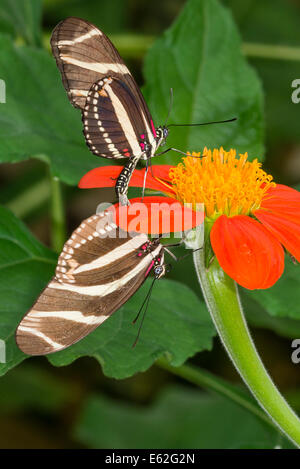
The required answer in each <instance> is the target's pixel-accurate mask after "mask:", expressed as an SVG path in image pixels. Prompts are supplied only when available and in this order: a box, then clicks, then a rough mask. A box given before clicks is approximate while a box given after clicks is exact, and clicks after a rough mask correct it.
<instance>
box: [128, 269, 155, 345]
mask: <svg viewBox="0 0 300 469" xmlns="http://www.w3.org/2000/svg"><path fill="white" fill-rule="evenodd" d="M155 280H156V278H155V277H154V279H153V281H152V283H151V285H150V288H149V291H148V293H147V295H146V298H145V299H144V301H143V304H142V306H141V307H140V310H139V312H138V314H137V316H136V318H135V319H134V320H133V321H132V324H135V323H136V321H137V320H138V318H139V316H140V314H141V312H142V310H143V308H144V305H145V308H144V312H143V316H142V320H141V323H140V325H139V329H138V333H137V336H136V339H135V341H134V343H133V344H132V348H134V347H135V346H136V344H137V343H138V340H139V338H140V334H141V330H142V326H143V323H144V319H145V316H146V312H147V310H148V305H149V300H150V297H151V293H152V289H153V287H154V283H155Z"/></svg>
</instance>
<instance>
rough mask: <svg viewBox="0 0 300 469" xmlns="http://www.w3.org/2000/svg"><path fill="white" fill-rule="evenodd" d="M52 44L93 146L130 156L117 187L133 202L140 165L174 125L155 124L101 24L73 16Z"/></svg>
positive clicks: (124, 198)
mask: <svg viewBox="0 0 300 469" xmlns="http://www.w3.org/2000/svg"><path fill="white" fill-rule="evenodd" d="M51 47H52V52H53V55H54V57H55V59H56V63H57V66H58V68H59V70H60V73H61V75H62V81H63V85H64V87H65V89H66V91H67V93H68V96H69V100H70V101H71V103H72V104H73V106H75V107H78V108H80V109H81V112H82V120H83V126H84V130H83V133H84V136H85V139H86V143H87V145H88V147H89V149H90V150H91V151H92V153H94V154H95V155H98V156H103V157H104V158H128V162H127V163H126V164H125V166H124V168H123V170H122V172H121V173H120V175H119V177H118V179H117V181H116V186H115V189H116V194H117V197H118V198H119V200H120V203H121V204H122V205H128V204H129V202H128V198H127V190H128V184H129V180H130V177H131V174H132V172H133V171H134V168H135V167H136V165H137V163H138V161H139V160H140V159H143V160H148V159H149V158H151V157H152V156H154V154H155V152H156V150H157V148H158V147H159V146H160V145H161V144H162V143H163V142H164V141H165V139H166V138H167V136H168V129H167V128H166V127H165V126H163V127H158V128H155V127H154V124H153V120H152V117H151V114H150V112H149V109H148V107H147V105H146V103H145V100H144V98H143V96H142V93H141V92H140V90H139V88H138V85H137V84H136V82H135V80H134V78H133V76H132V75H131V73H130V71H129V70H128V68H127V67H126V65H125V64H124V62H123V60H122V59H121V57H120V55H119V53H118V51H117V50H116V48H115V47H114V46H113V44H112V43H111V41H110V40H109V39H108V37H107V36H106V35H105V34H104V33H103V32H102V31H100V30H99V29H98V28H96V26H94V25H93V24H91V23H89V22H88V21H85V20H82V19H80V18H74V17H70V18H67V19H66V20H64V21H61V22H60V23H59V24H58V25H57V26H56V28H55V29H54V31H53V33H52V37H51Z"/></svg>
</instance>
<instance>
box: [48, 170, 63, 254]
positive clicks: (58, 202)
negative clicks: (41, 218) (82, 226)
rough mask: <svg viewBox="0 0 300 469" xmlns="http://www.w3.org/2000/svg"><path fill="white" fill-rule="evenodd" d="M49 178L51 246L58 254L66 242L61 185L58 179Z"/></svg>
mask: <svg viewBox="0 0 300 469" xmlns="http://www.w3.org/2000/svg"><path fill="white" fill-rule="evenodd" d="M50 178H51V245H52V248H53V249H54V251H56V252H60V251H61V250H62V248H63V245H64V243H65V240H66V223H65V213H64V204H63V199H62V190H61V184H60V181H59V179H58V178H56V177H53V176H50Z"/></svg>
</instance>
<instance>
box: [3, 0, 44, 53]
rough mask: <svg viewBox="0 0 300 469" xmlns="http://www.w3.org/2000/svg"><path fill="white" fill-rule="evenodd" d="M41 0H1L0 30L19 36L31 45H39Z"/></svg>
mask: <svg viewBox="0 0 300 469" xmlns="http://www.w3.org/2000/svg"><path fill="white" fill-rule="evenodd" d="M41 18H42V2H41V0H1V4H0V30H1V31H7V32H10V33H12V34H13V35H14V36H16V37H18V36H21V37H22V38H23V39H24V41H25V42H26V43H27V44H29V45H31V46H40V45H41Z"/></svg>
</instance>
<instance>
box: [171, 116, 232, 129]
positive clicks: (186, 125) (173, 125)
mask: <svg viewBox="0 0 300 469" xmlns="http://www.w3.org/2000/svg"><path fill="white" fill-rule="evenodd" d="M236 120H237V117H233V118H232V119H226V120H224V121H212V122H201V123H200V124H170V125H169V126H168V127H195V126H198V125H211V124H225V123H227V122H234V121H236Z"/></svg>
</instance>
